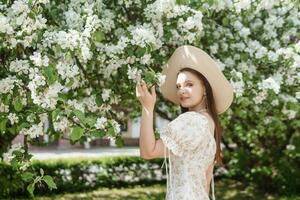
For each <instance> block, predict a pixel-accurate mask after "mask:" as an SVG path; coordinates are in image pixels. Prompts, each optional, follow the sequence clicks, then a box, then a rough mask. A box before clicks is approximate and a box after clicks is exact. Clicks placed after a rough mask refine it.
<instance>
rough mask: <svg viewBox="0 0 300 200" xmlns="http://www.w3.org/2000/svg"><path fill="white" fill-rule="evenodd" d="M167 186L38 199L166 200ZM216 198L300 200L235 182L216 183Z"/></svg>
mask: <svg viewBox="0 0 300 200" xmlns="http://www.w3.org/2000/svg"><path fill="white" fill-rule="evenodd" d="M165 189H166V186H165V185H153V186H147V187H141V186H137V187H134V188H124V189H107V188H99V189H97V190H94V191H90V192H79V193H73V194H63V195H56V196H51V197H37V198H36V199H38V200H50V199H53V200H54V199H61V200H78V199H83V200H87V199H89V200H90V199H97V200H124V199H126V200H138V199H139V200H164V198H165ZM215 197H216V199H217V200H300V197H299V196H297V197H295V196H294V197H278V196H276V195H271V194H262V193H261V192H258V191H255V189H254V187H247V188H245V187H244V186H243V185H242V184H241V183H239V182H236V181H233V180H221V181H215Z"/></svg>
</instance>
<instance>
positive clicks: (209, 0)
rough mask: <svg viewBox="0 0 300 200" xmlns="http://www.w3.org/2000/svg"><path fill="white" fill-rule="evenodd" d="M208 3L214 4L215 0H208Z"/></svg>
mask: <svg viewBox="0 0 300 200" xmlns="http://www.w3.org/2000/svg"><path fill="white" fill-rule="evenodd" d="M207 3H208V4H209V6H212V5H214V3H215V0H208V1H207Z"/></svg>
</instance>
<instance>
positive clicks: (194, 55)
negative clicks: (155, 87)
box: [160, 45, 233, 114]
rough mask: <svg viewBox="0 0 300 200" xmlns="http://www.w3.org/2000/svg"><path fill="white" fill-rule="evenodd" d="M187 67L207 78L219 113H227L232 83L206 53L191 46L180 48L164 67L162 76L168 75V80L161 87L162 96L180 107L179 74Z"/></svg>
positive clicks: (230, 101) (231, 99) (231, 93)
mask: <svg viewBox="0 0 300 200" xmlns="http://www.w3.org/2000/svg"><path fill="white" fill-rule="evenodd" d="M186 67H188V68H192V69H194V70H196V71H198V72H200V73H201V74H203V75H204V76H205V77H206V79H207V80H208V82H209V84H210V86H211V88H212V91H213V96H214V100H215V105H216V111H217V113H218V114H221V113H223V112H225V111H226V110H227V109H228V108H229V106H230V105H231V103H232V101H233V88H232V86H231V84H230V82H229V81H228V80H227V79H226V77H225V76H224V74H223V73H222V71H221V70H220V69H219V67H218V65H217V64H216V62H215V61H214V60H213V59H212V58H211V57H210V56H209V55H208V54H207V53H206V52H204V51H203V50H201V49H199V48H197V47H194V46H191V45H184V46H181V47H178V48H177V49H176V50H175V51H174V53H173V54H172V56H171V57H170V59H169V60H168V62H167V63H166V64H165V65H164V66H163V70H162V74H163V75H166V78H165V82H164V83H163V84H162V85H161V87H160V89H161V92H162V95H163V96H164V97H165V98H166V99H168V100H170V101H171V102H173V103H175V104H176V105H180V102H179V99H178V97H177V94H176V81H177V73H178V72H179V70H180V69H182V68H186Z"/></svg>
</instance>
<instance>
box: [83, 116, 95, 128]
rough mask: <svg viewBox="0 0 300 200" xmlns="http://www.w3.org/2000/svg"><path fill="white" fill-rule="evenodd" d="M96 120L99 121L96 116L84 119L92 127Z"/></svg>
mask: <svg viewBox="0 0 300 200" xmlns="http://www.w3.org/2000/svg"><path fill="white" fill-rule="evenodd" d="M96 122H97V119H96V118H94V117H88V118H85V119H84V123H86V124H87V125H89V126H90V127H93V126H95V124H96Z"/></svg>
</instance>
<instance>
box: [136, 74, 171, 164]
mask: <svg viewBox="0 0 300 200" xmlns="http://www.w3.org/2000/svg"><path fill="white" fill-rule="evenodd" d="M136 96H137V98H138V99H139V101H140V102H141V104H142V117H141V127H140V138H139V145H140V156H141V157H142V158H144V159H152V158H157V157H163V156H164V148H165V146H164V143H163V142H162V140H161V139H158V140H156V139H155V135H154V131H153V114H154V107H155V102H156V93H155V86H153V87H152V88H151V93H150V92H149V91H148V88H147V85H146V83H145V82H144V81H143V80H142V82H141V83H140V84H139V83H138V84H137V86H136ZM167 152H168V151H167Z"/></svg>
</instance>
